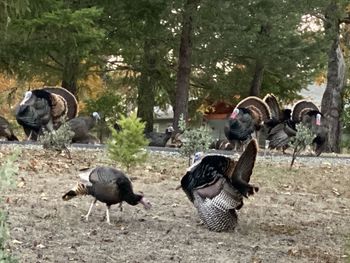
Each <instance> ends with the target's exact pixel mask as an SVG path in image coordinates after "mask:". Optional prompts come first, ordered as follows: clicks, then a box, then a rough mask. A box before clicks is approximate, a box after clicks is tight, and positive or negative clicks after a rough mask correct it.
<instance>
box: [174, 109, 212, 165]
mask: <svg viewBox="0 0 350 263" xmlns="http://www.w3.org/2000/svg"><path fill="white" fill-rule="evenodd" d="M179 127H180V129H181V130H183V131H184V132H183V134H182V136H181V138H182V143H183V144H182V146H181V148H180V154H181V155H182V156H185V157H188V164H189V165H190V164H191V156H192V155H194V154H195V153H196V152H206V151H208V149H209V146H210V144H211V142H212V140H213V139H212V136H211V133H210V131H209V129H208V128H206V127H204V126H201V127H200V128H195V129H189V128H187V127H186V123H185V121H184V119H183V117H182V116H181V118H180V120H179Z"/></svg>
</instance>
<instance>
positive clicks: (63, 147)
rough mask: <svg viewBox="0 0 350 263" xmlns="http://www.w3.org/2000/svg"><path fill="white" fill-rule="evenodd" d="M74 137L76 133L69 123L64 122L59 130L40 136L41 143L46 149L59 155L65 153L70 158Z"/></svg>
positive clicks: (45, 132)
mask: <svg viewBox="0 0 350 263" xmlns="http://www.w3.org/2000/svg"><path fill="white" fill-rule="evenodd" d="M73 136H74V132H73V131H72V129H71V127H70V126H69V124H68V123H67V122H63V124H62V125H61V126H60V127H59V128H58V129H57V130H54V131H51V132H49V131H44V132H43V135H42V136H40V138H39V141H40V142H41V143H42V145H43V148H44V149H48V150H51V151H56V152H59V153H61V152H62V151H65V152H66V153H67V154H68V156H69V158H70V157H71V156H70V152H69V150H68V146H69V145H70V144H71V143H72V139H73Z"/></svg>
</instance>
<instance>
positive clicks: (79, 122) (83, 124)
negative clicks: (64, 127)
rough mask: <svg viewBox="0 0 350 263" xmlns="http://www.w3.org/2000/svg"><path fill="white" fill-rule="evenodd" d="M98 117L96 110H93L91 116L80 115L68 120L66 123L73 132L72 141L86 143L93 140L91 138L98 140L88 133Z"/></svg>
mask: <svg viewBox="0 0 350 263" xmlns="http://www.w3.org/2000/svg"><path fill="white" fill-rule="evenodd" d="M100 119H101V117H100V115H99V114H98V113H97V112H93V113H92V114H91V116H81V117H76V118H74V119H71V120H69V121H68V124H69V126H70V128H71V130H72V131H73V132H74V136H73V139H72V142H73V143H86V142H92V141H94V140H92V139H96V140H98V139H97V138H96V137H94V136H92V135H91V134H89V132H90V130H91V129H92V128H93V127H94V126H95V125H96V123H97V122H98V121H99V120H100Z"/></svg>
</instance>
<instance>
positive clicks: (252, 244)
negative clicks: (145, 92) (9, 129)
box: [0, 148, 350, 262]
mask: <svg viewBox="0 0 350 263" xmlns="http://www.w3.org/2000/svg"><path fill="white" fill-rule="evenodd" d="M9 151H10V149H9V148H3V149H1V150H0V152H1V153H2V155H6V154H8V153H9ZM72 156H73V159H72V160H68V159H67V158H65V157H64V156H58V157H55V156H53V155H52V154H51V153H48V152H43V151H41V150H40V151H39V150H36V151H35V150H24V151H23V154H22V156H21V160H20V174H19V175H18V180H17V182H18V185H17V189H14V190H11V191H9V192H8V193H6V194H5V198H6V200H7V203H6V205H5V207H6V209H8V211H9V225H10V229H11V240H10V242H9V248H10V249H11V250H12V252H13V253H14V254H15V255H16V256H17V257H18V258H19V259H20V261H21V262H69V261H70V262H112V261H114V262H174V261H175V262H197V261H202V262H342V261H345V260H348V259H349V257H348V256H347V255H346V244H349V240H347V238H348V237H349V233H350V227H349V223H348V222H349V215H350V210H349V207H350V193H349V185H350V182H349V180H350V173H349V172H348V170H349V168H350V166H345V165H334V164H332V163H329V162H322V161H320V162H312V163H300V162H299V163H297V165H296V167H295V168H294V169H293V170H290V169H289V162H290V160H289V159H288V160H281V161H277V160H275V161H271V160H263V159H259V160H258V162H257V164H256V167H255V169H254V174H253V176H252V179H251V182H252V183H254V184H256V185H258V186H259V187H260V191H259V192H258V194H257V195H256V196H254V197H251V198H249V199H248V200H246V202H245V206H244V207H243V208H242V210H240V212H239V220H240V221H239V226H238V227H237V229H236V230H235V231H234V232H233V233H212V232H209V231H208V230H207V229H205V228H204V227H203V226H202V225H200V224H199V220H198V218H197V215H196V213H195V210H194V208H193V206H192V204H191V203H190V202H189V201H188V200H187V198H186V196H185V194H184V193H183V192H182V191H181V190H175V189H176V187H177V186H178V185H179V180H180V178H181V177H182V175H183V174H184V171H185V169H186V160H185V159H182V158H179V157H166V156H163V155H157V154H152V155H151V156H150V158H149V161H148V162H147V163H146V164H144V165H142V166H141V167H137V168H135V169H133V170H132V171H131V172H130V174H129V175H130V177H131V178H132V180H133V183H134V187H135V189H136V190H140V191H143V192H144V193H145V195H146V196H147V197H148V198H149V199H150V200H151V201H152V202H153V204H154V206H153V209H152V210H151V211H145V210H143V209H142V208H141V207H130V206H127V205H125V206H124V207H125V208H124V211H123V212H119V210H118V208H117V207H116V206H115V207H113V209H112V213H111V220H112V222H113V225H112V226H108V225H106V224H105V222H103V221H102V220H103V215H104V210H105V207H104V206H103V205H99V206H98V207H97V208H96V209H95V210H94V211H93V214H92V216H91V220H90V221H89V222H87V223H86V222H82V221H81V219H80V216H81V215H82V214H84V213H86V211H87V209H88V206H89V202H90V200H91V199H90V198H88V197H86V198H76V199H73V200H71V201H69V202H63V201H62V200H61V196H62V194H63V193H64V192H65V191H66V190H68V189H70V187H72V186H73V185H74V184H75V182H76V180H77V175H76V173H77V170H78V169H79V168H83V167H86V166H94V165H101V164H110V161H108V160H106V158H105V155H104V153H103V152H101V151H92V150H88V151H74V152H73V153H72ZM0 157H1V156H0ZM0 162H1V161H0ZM347 242H348V243H347Z"/></svg>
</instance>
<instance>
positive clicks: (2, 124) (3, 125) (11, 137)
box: [0, 116, 18, 141]
mask: <svg viewBox="0 0 350 263" xmlns="http://www.w3.org/2000/svg"><path fill="white" fill-rule="evenodd" d="M0 137H5V138H6V139H7V140H8V141H18V138H17V137H16V135H15V134H14V133H13V130H12V129H11V125H10V123H9V122H8V121H7V120H6V119H5V118H4V117H1V116H0Z"/></svg>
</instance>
